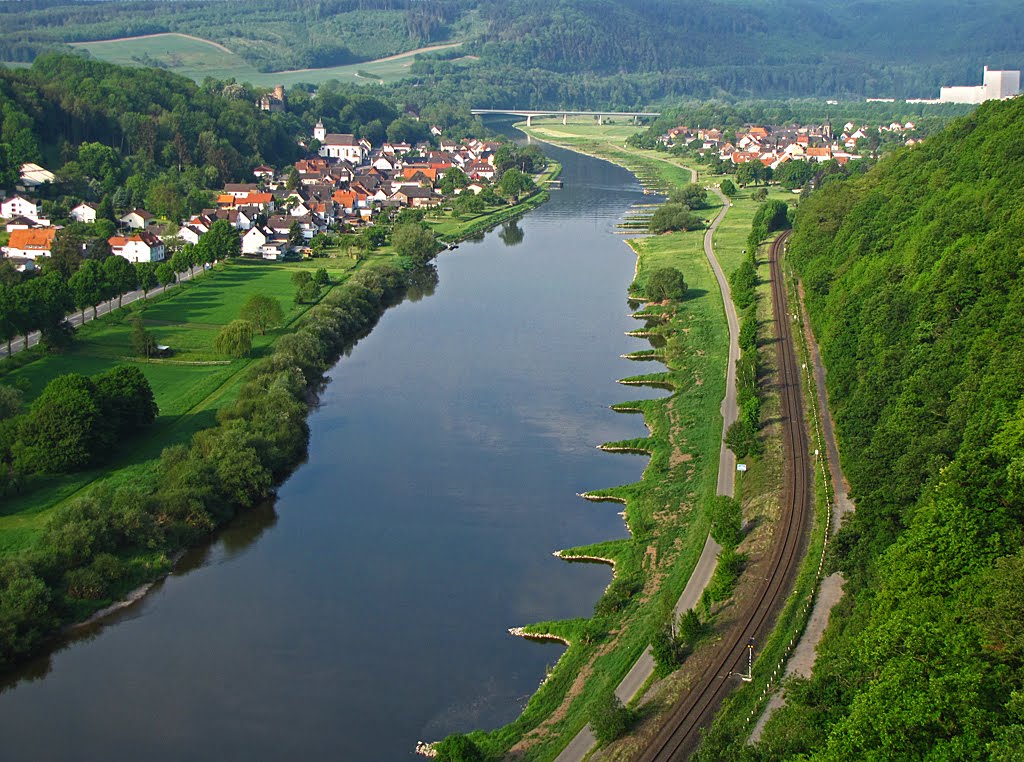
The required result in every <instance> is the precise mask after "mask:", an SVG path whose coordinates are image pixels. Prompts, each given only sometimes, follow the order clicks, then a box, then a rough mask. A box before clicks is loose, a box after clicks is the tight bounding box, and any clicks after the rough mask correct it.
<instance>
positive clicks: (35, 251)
mask: <svg viewBox="0 0 1024 762" xmlns="http://www.w3.org/2000/svg"><path fill="white" fill-rule="evenodd" d="M56 234H57V228H28V229H24V230H12V231H11V237H10V239H9V240H8V241H7V246H5V247H4V251H5V252H6V253H7V256H8V257H24V258H26V259H35V258H36V257H48V256H50V249H51V247H52V246H53V238H54V236H55V235H56Z"/></svg>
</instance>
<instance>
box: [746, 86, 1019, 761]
mask: <svg viewBox="0 0 1024 762" xmlns="http://www.w3.org/2000/svg"><path fill="white" fill-rule="evenodd" d="M1022 130H1024V100H1020V99H1018V100H1014V101H1008V102H1002V103H989V104H986V105H984V106H982V107H981V108H979V109H978V110H977V111H976V112H975V113H973V114H971V115H969V116H966V117H963V118H961V119H959V120H957V121H956V122H954V123H953V124H952V125H951V127H950V128H948V129H947V130H946V131H945V132H943V133H941V134H940V135H938V136H936V137H933V138H931V139H929V140H928V141H926V142H925V143H924V144H923V145H921V146H917V147H914V148H913V149H910V150H905V151H902V152H899V153H898V154H897V155H895V156H893V157H891V158H888V159H885V160H883V161H882V162H880V164H879V166H878V167H877V168H876V169H875V170H873V171H872V172H870V173H868V174H867V175H865V176H863V177H861V178H856V179H850V180H846V181H844V180H841V179H837V180H836V182H834V183H832V184H829V185H826V186H825V187H823V188H822V189H820V190H819V191H817V192H815V193H814V194H812V195H811V196H810V197H809V198H808V199H807V200H806V201H805V202H803V203H801V205H800V210H799V212H798V214H797V217H796V221H795V226H794V227H795V232H794V234H793V238H792V243H791V246H790V252H791V256H792V259H793V261H794V263H795V264H796V266H797V267H798V269H799V270H800V272H801V273H802V275H803V279H804V284H805V286H806V289H807V297H808V304H809V308H810V311H811V316H812V321H813V323H814V327H815V329H816V331H817V335H818V337H819V339H820V341H821V343H822V348H823V354H824V358H825V362H826V365H827V366H828V386H829V393H830V396H831V401H832V406H833V410H834V413H835V418H836V423H837V428H838V433H839V436H840V446H841V450H842V456H843V465H844V466H845V469H846V474H847V476H848V478H849V481H850V483H851V486H852V494H853V496H854V497H855V499H856V502H857V512H856V514H855V515H854V516H853V517H852V518H850V519H848V520H847V522H846V525H845V526H844V528H843V530H842V531H841V532H840V533H839V534H838V535H837V537H836V541H835V543H834V545H833V551H834V552H833V557H832V560H831V562H832V564H833V566H834V567H836V568H838V569H841V570H842V571H843V572H844V573H845V575H846V577H847V579H848V580H849V581H848V584H847V595H846V597H845V598H844V600H843V602H842V603H841V604H840V606H839V608H837V609H836V611H835V612H834V613H833V620H832V621H833V623H832V625H831V627H830V629H829V631H828V633H827V634H826V638H825V640H824V641H823V643H822V646H821V649H820V654H821V655H820V658H819V660H818V664H817V666H816V668H815V672H814V677H813V678H812V679H811V680H810V681H809V682H803V683H798V684H797V685H796V687H795V688H794V689H793V690H791V691H790V693H789V706H788V707H787V708H786V709H785V710H783V711H781V712H779V713H778V714H776V716H775V717H773V719H772V720H771V721H770V722H769V724H768V727H767V730H766V733H765V736H764V741H763V742H762V743H761V744H760V745H759V746H758V747H756V750H755V751H753V752H749V753H750V754H752V755H753V756H754V757H756V758H759V759H795V758H798V755H801V754H810V755H811V757H812V758H815V759H833V760H851V759H886V760H893V759H993V760H1011V759H1020V752H1021V749H1024V690H1022V680H1024V604H1022V590H1024V552H1022V550H1021V548H1022V538H1024V341H1022V336H1024V278H1022V267H1024V145H1022V143H1021V141H1020V137H1019V136H1020V134H1021V131H1022ZM799 758H801V759H804V758H806V757H799Z"/></svg>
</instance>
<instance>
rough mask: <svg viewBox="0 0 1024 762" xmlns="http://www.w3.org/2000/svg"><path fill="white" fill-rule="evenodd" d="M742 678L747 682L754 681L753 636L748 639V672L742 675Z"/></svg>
mask: <svg viewBox="0 0 1024 762" xmlns="http://www.w3.org/2000/svg"><path fill="white" fill-rule="evenodd" d="M740 679H742V680H743V682H745V683H749V682H752V681H753V679H754V639H753V638H751V639H750V640H748V641H747V674H745V675H740Z"/></svg>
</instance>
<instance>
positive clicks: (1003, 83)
mask: <svg viewBox="0 0 1024 762" xmlns="http://www.w3.org/2000/svg"><path fill="white" fill-rule="evenodd" d="M982 81H983V82H984V83H985V84H983V85H973V86H968V87H960V86H957V87H943V88H941V89H940V90H939V103H984V102H985V101H991V100H1003V99H1005V98H1012V97H1013V96H1014V95H1017V94H1018V93H1020V72H1019V71H996V70H994V69H989V68H988V67H987V66H986V67H985V74H984V77H983V80H982Z"/></svg>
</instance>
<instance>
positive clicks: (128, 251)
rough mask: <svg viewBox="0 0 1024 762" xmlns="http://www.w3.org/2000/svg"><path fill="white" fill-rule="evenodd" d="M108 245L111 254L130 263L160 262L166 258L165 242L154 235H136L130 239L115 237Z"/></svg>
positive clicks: (111, 238) (109, 240)
mask: <svg viewBox="0 0 1024 762" xmlns="http://www.w3.org/2000/svg"><path fill="white" fill-rule="evenodd" d="M107 243H109V244H110V251H111V253H113V254H117V255H118V256H119V257H124V258H125V259H127V260H128V261H129V262H160V261H161V260H163V258H164V253H165V251H164V242H163V241H161V240H160V239H159V238H157V237H156V236H155V235H153V234H152V233H146V232H142V233H136V234H135V235H133V236H131V237H130V238H125V237H124V236H118V235H115V236H112V237H110V238H108V239H107Z"/></svg>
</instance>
